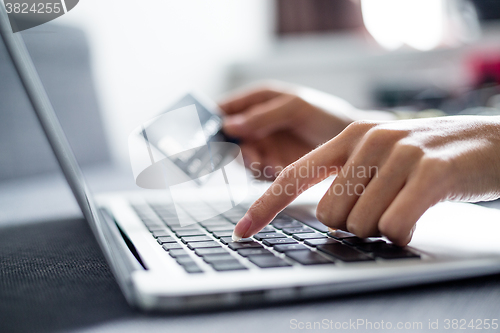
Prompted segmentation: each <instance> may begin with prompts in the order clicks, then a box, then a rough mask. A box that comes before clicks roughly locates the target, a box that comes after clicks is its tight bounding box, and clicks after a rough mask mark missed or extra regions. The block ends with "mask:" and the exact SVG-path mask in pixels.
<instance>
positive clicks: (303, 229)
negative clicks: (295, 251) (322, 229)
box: [281, 227, 314, 235]
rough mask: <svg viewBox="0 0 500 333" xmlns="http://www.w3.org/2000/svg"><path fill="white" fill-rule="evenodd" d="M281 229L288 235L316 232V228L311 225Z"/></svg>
mask: <svg viewBox="0 0 500 333" xmlns="http://www.w3.org/2000/svg"><path fill="white" fill-rule="evenodd" d="M281 230H282V231H283V232H284V233H285V234H287V235H293V234H305V233H311V232H314V230H313V229H311V228H309V227H296V228H283V229H281Z"/></svg>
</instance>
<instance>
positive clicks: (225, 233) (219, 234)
mask: <svg viewBox="0 0 500 333" xmlns="http://www.w3.org/2000/svg"><path fill="white" fill-rule="evenodd" d="M213 235H214V236H215V237H217V238H221V237H231V236H232V235H233V231H232V230H228V231H214V232H213Z"/></svg>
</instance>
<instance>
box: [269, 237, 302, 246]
mask: <svg viewBox="0 0 500 333" xmlns="http://www.w3.org/2000/svg"><path fill="white" fill-rule="evenodd" d="M262 243H264V245H267V246H274V245H278V244H298V242H297V241H296V240H293V239H291V238H273V239H264V241H263V242H262Z"/></svg>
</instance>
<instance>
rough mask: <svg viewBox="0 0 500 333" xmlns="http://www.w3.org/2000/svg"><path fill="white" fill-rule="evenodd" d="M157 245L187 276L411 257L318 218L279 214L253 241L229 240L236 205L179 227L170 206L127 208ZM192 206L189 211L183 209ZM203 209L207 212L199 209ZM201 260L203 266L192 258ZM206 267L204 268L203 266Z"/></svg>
mask: <svg viewBox="0 0 500 333" xmlns="http://www.w3.org/2000/svg"><path fill="white" fill-rule="evenodd" d="M132 207H133V208H134V210H135V212H136V213H137V215H138V216H139V217H140V218H141V220H142V221H143V223H144V225H145V226H146V227H147V228H148V230H149V231H150V232H151V235H152V237H154V238H155V239H156V241H157V242H158V244H159V246H162V247H163V249H164V250H165V251H166V252H168V254H169V255H170V256H171V257H172V258H174V259H175V260H176V262H177V263H178V264H179V265H181V266H182V267H183V268H184V270H185V271H186V272H188V273H192V274H196V273H203V272H204V271H206V270H207V269H209V268H208V266H210V267H211V268H212V269H214V270H215V271H219V272H224V271H235V270H247V269H249V268H250V267H258V268H262V269H265V268H276V267H291V266H294V265H305V266H310V265H335V263H338V262H344V263H350V262H370V261H371V262H373V261H375V260H377V261H378V260H393V259H410V258H411V259H415V258H420V256H419V255H418V254H416V253H414V252H413V251H411V250H409V249H407V248H402V247H397V246H395V245H392V244H390V243H387V242H386V241H385V240H383V239H381V238H366V239H362V238H358V237H356V236H355V235H353V234H351V233H349V232H346V231H341V230H337V231H335V232H328V228H327V227H326V226H325V225H323V224H322V223H321V222H319V221H317V220H307V221H298V220H296V219H294V218H292V217H290V216H288V215H286V214H284V213H280V214H278V216H277V217H276V218H275V219H274V220H273V221H272V222H271V223H270V225H268V226H266V227H265V228H264V229H263V230H262V231H260V232H259V233H257V234H256V235H254V236H253V237H252V238H245V239H242V240H240V241H239V242H233V241H232V239H231V235H232V233H233V229H234V226H235V225H236V223H237V222H238V221H239V220H240V218H241V217H242V216H243V215H244V214H245V212H246V210H245V209H244V208H242V207H239V206H238V207H235V208H233V209H232V210H230V211H227V212H225V213H223V214H221V215H219V216H217V217H213V218H210V219H208V220H205V221H202V222H199V223H195V224H192V225H189V226H185V227H182V226H181V225H180V223H179V220H178V219H177V216H176V213H175V209H174V207H173V206H172V205H167V204H161V205H157V204H151V205H132ZM192 209H197V208H191V207H190V208H189V209H188V210H187V211H190V210H192ZM200 209H207V208H200ZM196 257H198V258H201V259H202V260H203V262H204V264H203V265H200V264H199V263H197V262H196V261H195V260H194V259H193V258H196ZM205 265H206V266H205Z"/></svg>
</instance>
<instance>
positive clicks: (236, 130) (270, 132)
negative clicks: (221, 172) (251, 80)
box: [220, 83, 387, 179]
mask: <svg viewBox="0 0 500 333" xmlns="http://www.w3.org/2000/svg"><path fill="white" fill-rule="evenodd" d="M220 107H221V109H222V110H223V111H224V112H225V114H226V116H225V118H224V132H225V133H226V134H228V135H230V136H233V137H236V138H239V139H240V140H241V145H240V146H241V149H242V152H243V157H244V159H245V164H246V166H247V167H248V168H250V169H251V170H252V171H253V172H254V174H255V175H256V176H257V177H258V178H261V179H274V178H275V177H276V175H277V174H278V173H279V172H280V171H281V170H283V169H284V168H285V167H286V166H287V165H288V164H290V163H292V162H294V161H296V160H297V159H298V158H300V157H302V156H303V155H305V154H306V153H308V152H310V151H311V150H312V149H314V148H315V147H317V146H318V145H319V144H322V143H324V142H326V141H327V140H329V139H331V138H332V137H334V136H336V135H337V134H338V133H340V132H341V131H342V130H344V128H345V127H346V126H347V125H348V124H350V123H351V122H352V121H354V120H355V119H361V118H362V117H365V116H366V114H365V113H363V111H360V110H357V109H355V108H354V107H353V106H352V105H350V104H349V103H347V102H345V101H343V100H341V99H339V98H337V97H334V96H331V95H328V94H325V93H321V92H318V91H315V90H312V89H307V88H302V87H296V86H291V85H285V84H276V83H275V84H274V85H272V86H268V87H262V88H257V89H254V90H250V91H245V92H243V93H241V94H239V95H236V96H233V97H231V98H230V99H229V100H227V101H226V102H224V103H222V104H221V105H220ZM361 113H363V114H361ZM371 115H373V116H374V115H375V113H371ZM386 117H387V114H386Z"/></svg>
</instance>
